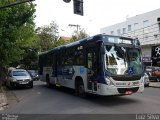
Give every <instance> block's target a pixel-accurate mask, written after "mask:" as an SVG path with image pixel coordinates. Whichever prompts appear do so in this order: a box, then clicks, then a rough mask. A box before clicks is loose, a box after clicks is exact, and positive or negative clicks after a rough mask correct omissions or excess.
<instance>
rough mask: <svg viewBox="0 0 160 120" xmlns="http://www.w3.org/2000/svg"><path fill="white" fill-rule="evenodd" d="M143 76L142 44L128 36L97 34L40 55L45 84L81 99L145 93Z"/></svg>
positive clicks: (40, 71)
mask: <svg viewBox="0 0 160 120" xmlns="http://www.w3.org/2000/svg"><path fill="white" fill-rule="evenodd" d="M143 74H144V70H143V64H142V57H141V48H140V43H139V41H138V40H137V39H132V38H127V37H120V36H112V35H106V34H98V35H95V36H93V37H89V38H85V39H82V40H78V41H75V42H72V43H69V44H67V45H63V46H60V47H57V48H54V49H51V50H49V51H46V52H44V53H42V54H40V55H39V76H40V79H41V80H42V81H45V82H46V83H47V85H58V86H64V87H68V88H72V89H75V92H76V94H77V95H79V96H82V97H83V96H85V95H86V93H91V94H97V95H103V96H107V95H130V94H132V93H136V92H143V90H144V81H143Z"/></svg>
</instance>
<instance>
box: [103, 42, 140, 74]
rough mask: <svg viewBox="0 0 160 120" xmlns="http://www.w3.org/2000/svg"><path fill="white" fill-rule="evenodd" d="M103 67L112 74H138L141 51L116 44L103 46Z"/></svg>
mask: <svg viewBox="0 0 160 120" xmlns="http://www.w3.org/2000/svg"><path fill="white" fill-rule="evenodd" d="M105 61H106V62H105V68H106V70H107V71H108V72H109V73H111V74H112V75H127V74H128V75H131V74H132V75H140V74H141V73H142V70H143V69H142V61H141V51H140V49H137V48H129V47H122V46H116V45H114V46H113V45H112V46H111V45H106V46H105Z"/></svg>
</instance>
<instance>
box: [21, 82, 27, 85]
mask: <svg viewBox="0 0 160 120" xmlns="http://www.w3.org/2000/svg"><path fill="white" fill-rule="evenodd" d="M19 84H22V85H24V84H28V82H20V83H19Z"/></svg>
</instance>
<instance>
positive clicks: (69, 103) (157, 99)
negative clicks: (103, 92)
mask: <svg viewBox="0 0 160 120" xmlns="http://www.w3.org/2000/svg"><path fill="white" fill-rule="evenodd" d="M7 97H8V102H9V105H8V108H7V109H6V110H4V111H2V113H10V114H140V113H154V114H155V113H160V88H152V87H147V88H145V91H144V92H143V93H136V94H132V95H128V96H119V97H98V96H91V97H90V98H87V99H83V98H80V97H77V96H75V95H74V93H73V91H72V90H68V89H55V88H47V87H46V85H45V83H43V82H40V81H35V82H34V88H33V89H15V90H11V91H8V92H7Z"/></svg>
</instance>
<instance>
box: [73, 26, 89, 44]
mask: <svg viewBox="0 0 160 120" xmlns="http://www.w3.org/2000/svg"><path fill="white" fill-rule="evenodd" d="M86 37H89V35H88V34H87V33H86V31H85V30H84V29H82V28H81V27H79V29H78V30H75V31H74V32H73V35H72V39H73V41H76V40H79V39H83V38H86Z"/></svg>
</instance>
